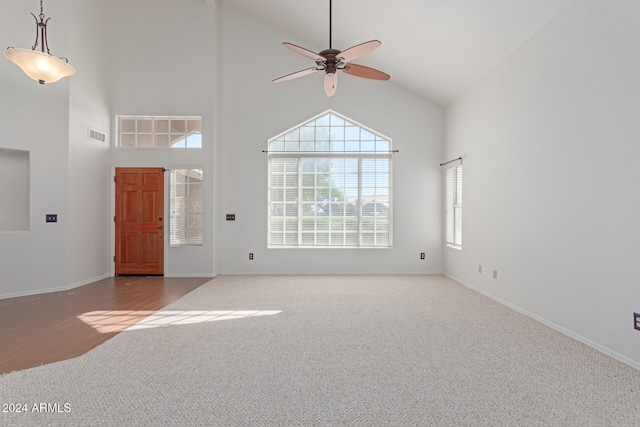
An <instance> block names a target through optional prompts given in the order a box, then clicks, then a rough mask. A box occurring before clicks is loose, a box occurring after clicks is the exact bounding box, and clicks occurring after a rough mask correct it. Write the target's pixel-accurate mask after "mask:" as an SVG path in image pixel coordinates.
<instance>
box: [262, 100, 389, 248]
mask: <svg viewBox="0 0 640 427" xmlns="http://www.w3.org/2000/svg"><path fill="white" fill-rule="evenodd" d="M390 149H391V141H389V140H388V139H385V138H384V137H382V136H380V135H377V134H375V133H373V132H372V131H369V130H367V129H364V128H362V127H361V126H358V125H356V124H354V123H351V122H349V121H348V120H346V119H343V118H341V117H339V116H337V115H336V114H333V113H328V114H325V115H323V116H321V117H318V118H316V119H314V120H311V121H310V122H308V123H305V124H303V125H301V126H300V127H298V128H296V129H293V130H290V131H288V132H286V133H285V134H283V135H281V136H278V137H276V138H273V139H272V140H270V141H269V153H270V154H269V193H268V194H269V222H268V224H269V231H268V233H269V236H268V242H269V246H270V247H278V246H327V247H335V246H342V247H355V246H364V247H367V246H369V247H391V245H392V239H391V234H392V231H391V229H392V227H391V221H390V214H391V209H390V207H391V156H390ZM319 153H327V154H330V156H327V157H324V156H322V155H321V154H320V156H318V154H319ZM341 154H344V155H346V156H348V157H341V156H340V155H341Z"/></svg>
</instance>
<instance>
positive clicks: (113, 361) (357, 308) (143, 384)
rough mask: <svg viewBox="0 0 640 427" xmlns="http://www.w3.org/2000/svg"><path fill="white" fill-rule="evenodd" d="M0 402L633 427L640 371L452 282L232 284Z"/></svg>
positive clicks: (146, 420) (245, 417)
mask: <svg viewBox="0 0 640 427" xmlns="http://www.w3.org/2000/svg"><path fill="white" fill-rule="evenodd" d="M84 318H85V319H86V320H85V321H87V322H89V323H90V324H92V326H93V327H96V328H100V327H103V326H104V324H108V322H109V317H108V313H91V314H89V315H87V316H85V317H84ZM0 401H1V402H2V403H3V404H21V405H24V406H22V408H26V409H27V412H26V413H6V412H5V413H0V425H3V426H12V425H25V426H34V425H47V426H58V425H59V426H94V425H105V426H156V425H158V426H159V425H169V426H171V425H176V426H191V425H196V426H200V425H201V426H213V425H221V426H270V425H277V426H281V425H282V426H285V425H286V426H289V425H301V426H335V425H345V426H351V425H353V426H404V425H419V426H476V425H486V426H503V425H504V426H640V371H637V370H635V369H633V368H631V367H629V366H626V365H624V364H622V363H620V362H617V361H616V360H614V359H612V358H610V357H608V356H605V355H603V354H601V353H599V352H597V351H595V350H593V349H591V348H589V347H587V346H585V345H583V344H581V343H578V342H576V341H574V340H572V339H570V338H568V337H566V336H564V335H562V334H560V333H558V332H555V331H553V330H551V329H549V328H547V327H546V326H544V325H541V324H540V323H537V322H535V321H533V320H531V319H529V318H527V317H524V316H522V315H520V314H518V313H516V312H514V311H512V310H510V309H508V308H506V307H503V306H501V305H499V304H497V303H495V302H493V301H492V300H490V299H488V298H486V297H484V296H482V295H479V294H477V293H475V292H473V291H471V290H469V289H467V288H465V287H463V286H461V285H459V284H457V283H456V282H454V281H452V280H450V279H448V278H445V277H443V276H366V277H365V276H326V277H306V276H284V277H283V276H273V277H262V276H256V277H253V276H231V277H227V276H225V277H217V278H215V279H213V280H212V281H211V282H209V283H207V284H205V285H203V286H202V287H200V288H198V289H197V290H195V291H193V292H192V293H190V294H188V295H187V296H185V297H183V298H182V299H180V300H179V301H177V302H175V303H173V304H171V305H170V306H169V307H167V308H166V309H165V310H163V311H162V312H159V313H158V314H156V315H153V316H151V317H150V318H148V319H147V320H146V321H145V322H143V323H141V324H139V325H137V326H136V327H134V328H132V329H131V330H128V331H126V332H123V333H121V334H120V335H118V336H117V337H115V338H113V339H112V340H110V341H107V342H106V343H105V344H103V345H102V346H100V347H98V348H96V349H94V350H92V351H91V352H89V353H87V354H86V355H84V356H81V357H78V358H76V359H72V360H67V361H63V362H58V363H55V364H51V365H46V366H42V367H38V368H34V369H29V370H25V371H20V372H14V373H11V374H8V375H4V376H2V377H0ZM42 403H44V404H45V405H44V406H42V405H41V404H42ZM46 404H49V405H46ZM34 405H35V406H34ZM34 408H36V409H43V408H44V409H46V410H48V411H55V412H54V413H51V412H45V413H43V412H35V411H34ZM3 409H5V408H3ZM7 409H8V408H7ZM14 409H15V406H14Z"/></svg>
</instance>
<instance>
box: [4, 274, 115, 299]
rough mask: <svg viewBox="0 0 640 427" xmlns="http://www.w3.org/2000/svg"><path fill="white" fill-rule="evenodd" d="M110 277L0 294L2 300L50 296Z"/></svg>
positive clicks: (104, 276) (104, 275)
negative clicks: (49, 294) (42, 295)
mask: <svg viewBox="0 0 640 427" xmlns="http://www.w3.org/2000/svg"><path fill="white" fill-rule="evenodd" d="M108 277H109V275H108V274H103V275H101V276H97V277H93V278H91V279H87V280H83V281H81V282H76V283H73V284H70V285H66V286H60V287H57V288H45V289H36V290H29V291H21V292H11V293H8V294H0V299H6V298H17V297H28V296H31V295H40V294H48V293H52V292H63V291H69V290H71V289H74V288H78V287H80V286H84V285H88V284H89V283H93V282H97V281H99V280H103V279H106V278H108Z"/></svg>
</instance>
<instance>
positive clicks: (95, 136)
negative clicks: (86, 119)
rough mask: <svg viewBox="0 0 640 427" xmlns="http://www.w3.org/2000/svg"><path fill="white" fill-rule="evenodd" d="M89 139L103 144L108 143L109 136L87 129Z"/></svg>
mask: <svg viewBox="0 0 640 427" xmlns="http://www.w3.org/2000/svg"><path fill="white" fill-rule="evenodd" d="M87 138H89V139H90V140H92V141H98V142H101V143H103V144H104V143H106V142H107V135H106V134H105V133H102V132H100V131H97V130H95V129H91V128H87Z"/></svg>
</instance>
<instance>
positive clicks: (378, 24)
mask: <svg viewBox="0 0 640 427" xmlns="http://www.w3.org/2000/svg"><path fill="white" fill-rule="evenodd" d="M205 1H211V0H205ZM223 1H224V2H225V3H232V4H235V5H237V6H239V7H241V8H243V9H245V10H247V11H249V12H251V13H254V14H256V15H258V16H260V17H261V18H262V19H265V20H266V21H268V22H270V23H272V24H274V25H276V26H278V27H281V28H282V29H284V30H285V31H287V32H289V33H291V34H293V35H294V36H295V37H296V39H294V40H283V41H289V42H292V43H295V44H299V45H301V46H304V47H306V48H309V49H311V50H317V51H320V50H322V49H325V48H328V47H329V0H223ZM569 2H571V0H393V1H391V0H387V1H382V0H334V1H333V48H335V49H340V50H344V49H346V48H348V47H350V46H353V45H355V44H358V43H362V42H365V41H368V40H372V39H378V40H380V41H382V46H381V47H379V48H378V49H377V50H375V51H374V52H372V53H371V54H369V55H367V56H366V57H364V58H361V59H359V60H356V61H354V62H355V63H360V64H362V65H367V66H369V67H373V68H377V69H380V70H382V71H384V72H386V73H389V74H391V81H392V82H393V83H394V84H397V85H398V86H401V87H404V88H405V89H408V90H410V91H412V92H415V93H416V94H418V95H419V96H422V97H424V98H427V99H429V100H430V101H432V102H434V103H436V104H439V105H442V106H446V105H447V104H448V103H450V102H451V101H452V100H454V99H455V98H456V97H457V96H459V95H460V94H461V93H463V92H464V91H465V90H467V89H469V88H470V87H472V86H473V85H474V84H475V83H476V82H477V81H479V80H480V79H481V78H482V77H483V76H484V75H485V74H486V73H487V72H488V71H489V70H491V69H492V68H493V67H495V66H496V65H497V64H499V63H500V62H501V61H502V60H504V59H505V58H506V57H507V56H509V54H511V53H512V52H513V51H514V50H516V49H517V48H518V46H519V45H521V44H522V43H523V42H525V41H526V40H527V39H528V38H529V37H530V36H531V35H532V34H534V33H535V32H536V31H537V30H538V29H540V28H541V27H542V26H543V25H544V24H545V23H546V22H547V21H549V20H550V19H551V18H552V17H553V16H554V15H556V14H557V13H558V12H559V11H560V10H561V9H562V8H563V7H564V6H566V5H567V4H568V3H569ZM277 55H295V54H294V53H291V52H288V51H286V49H283V48H282V47H281V46H274V57H277ZM305 64H306V63H305V62H304V60H301V65H302V66H301V68H304V65H305ZM292 71H293V70H292ZM274 77H277V76H274Z"/></svg>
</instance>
